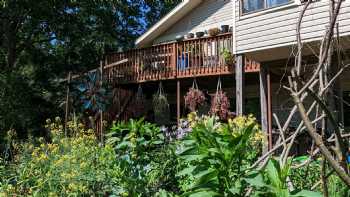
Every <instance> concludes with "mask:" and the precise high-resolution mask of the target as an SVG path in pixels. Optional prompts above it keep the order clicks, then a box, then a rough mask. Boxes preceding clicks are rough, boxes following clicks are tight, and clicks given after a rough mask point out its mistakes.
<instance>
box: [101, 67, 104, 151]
mask: <svg viewBox="0 0 350 197" xmlns="http://www.w3.org/2000/svg"><path fill="white" fill-rule="evenodd" d="M103 63H104V62H103V61H102V60H101V61H100V70H101V79H100V80H101V81H100V83H101V84H100V85H101V87H102V85H103V66H104V65H103ZM100 121H101V122H100V127H101V128H100V132H101V143H102V144H103V139H104V136H103V110H102V109H101V110H100Z"/></svg>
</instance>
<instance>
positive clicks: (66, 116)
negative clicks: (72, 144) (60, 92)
mask: <svg viewBox="0 0 350 197" xmlns="http://www.w3.org/2000/svg"><path fill="white" fill-rule="evenodd" d="M71 80H72V72H71V71H69V73H68V77H67V92H66V108H65V116H64V136H65V137H67V123H68V118H69V103H70V102H69V95H70V83H71Z"/></svg>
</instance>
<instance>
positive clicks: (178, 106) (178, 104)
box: [176, 79, 181, 126]
mask: <svg viewBox="0 0 350 197" xmlns="http://www.w3.org/2000/svg"><path fill="white" fill-rule="evenodd" d="M180 110H181V84H180V80H179V79H178V80H177V82H176V118H177V125H178V126H180V116H181V111H180Z"/></svg>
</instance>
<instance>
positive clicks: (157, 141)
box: [152, 140, 164, 145]
mask: <svg viewBox="0 0 350 197" xmlns="http://www.w3.org/2000/svg"><path fill="white" fill-rule="evenodd" d="M163 143H164V142H163V141H162V140H156V141H153V142H152V144H154V145H159V144H163Z"/></svg>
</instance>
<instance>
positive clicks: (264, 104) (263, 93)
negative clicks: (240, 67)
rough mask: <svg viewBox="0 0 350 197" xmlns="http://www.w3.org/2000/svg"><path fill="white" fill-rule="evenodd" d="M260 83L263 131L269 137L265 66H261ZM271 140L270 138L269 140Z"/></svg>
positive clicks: (265, 147)
mask: <svg viewBox="0 0 350 197" xmlns="http://www.w3.org/2000/svg"><path fill="white" fill-rule="evenodd" d="M259 81H260V109H261V129H262V131H263V132H264V133H265V134H266V136H269V135H268V115H267V111H268V110H267V108H268V103H267V79H266V68H265V66H260V72H259ZM269 139H270V138H269ZM267 147H268V145H266V146H264V152H265V151H266V150H267Z"/></svg>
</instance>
